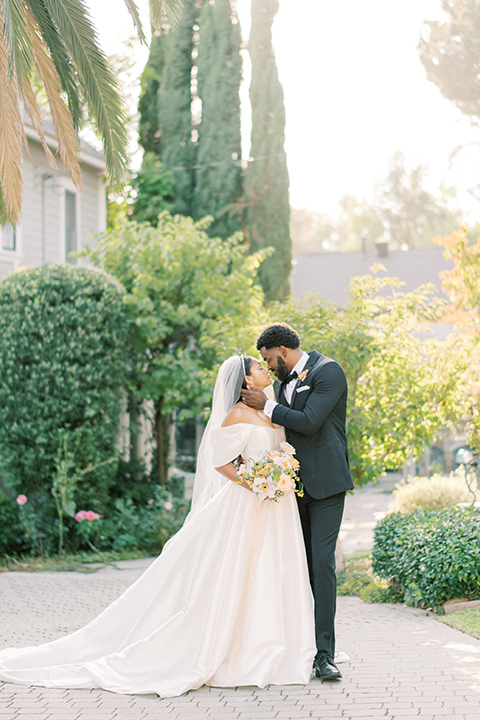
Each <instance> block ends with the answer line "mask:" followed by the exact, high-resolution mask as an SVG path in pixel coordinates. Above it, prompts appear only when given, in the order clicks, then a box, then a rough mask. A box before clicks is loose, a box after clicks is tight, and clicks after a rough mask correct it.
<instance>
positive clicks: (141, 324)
mask: <svg viewBox="0 0 480 720" xmlns="http://www.w3.org/2000/svg"><path fill="white" fill-rule="evenodd" d="M207 227H208V221H206V220H203V221H200V222H194V221H193V220H192V219H191V218H186V217H182V216H177V217H175V218H172V217H171V216H170V215H169V214H168V213H163V214H162V215H161V216H160V218H159V222H158V226H157V228H153V227H151V226H149V225H147V224H138V223H136V222H129V223H125V224H124V225H123V227H121V229H120V230H119V231H118V232H115V233H104V234H102V235H100V236H99V237H98V244H97V246H96V247H94V248H89V249H87V250H85V251H84V254H85V255H87V256H88V257H89V259H90V260H91V261H92V262H93V263H94V265H96V266H97V267H100V268H102V269H103V270H105V271H106V272H108V273H110V274H111V275H113V276H114V277H115V278H117V280H118V281H119V282H120V283H122V285H123V286H124V288H125V296H124V303H125V306H126V309H127V311H128V313H129V315H130V322H131V325H132V337H133V347H134V349H135V352H136V372H135V374H134V376H133V378H132V379H131V381H130V390H131V392H132V394H134V395H135V396H136V397H140V398H143V399H148V400H151V401H152V402H153V404H154V439H155V443H156V464H157V469H158V477H159V482H160V484H163V483H164V482H165V477H166V456H167V450H168V448H167V444H166V436H167V430H168V423H169V417H170V413H171V412H172V410H173V409H174V408H176V407H179V406H181V405H184V404H185V401H186V400H188V404H189V406H190V408H191V412H192V414H195V413H198V412H199V411H200V409H202V408H204V407H205V406H206V405H207V404H208V403H209V399H210V398H209V391H210V388H209V386H208V385H206V384H205V379H206V377H207V375H208V372H209V371H211V370H212V369H214V368H215V366H216V364H217V363H218V362H219V360H223V359H224V358H225V356H226V355H227V354H229V353H231V352H233V351H235V350H239V349H240V348H248V347H250V346H251V342H252V339H253V336H252V333H251V330H250V327H251V325H252V324H256V323H260V322H262V320H263V317H262V310H261V307H262V293H261V291H260V290H259V288H258V287H257V286H256V285H255V282H254V281H255V276H256V273H257V269H258V266H259V264H260V262H261V260H262V257H263V256H262V254H256V255H251V256H249V255H248V254H247V251H246V249H245V246H244V244H243V243H242V238H241V236H240V235H237V236H233V237H232V238H228V239H227V240H221V239H220V238H209V237H208V235H207V232H206V230H207Z"/></svg>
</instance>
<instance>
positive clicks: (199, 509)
mask: <svg viewBox="0 0 480 720" xmlns="http://www.w3.org/2000/svg"><path fill="white" fill-rule="evenodd" d="M270 383H271V380H270V376H269V375H268V372H267V371H266V369H265V368H264V367H263V366H262V365H261V364H260V363H259V362H257V361H256V360H255V359H254V358H250V357H245V356H238V355H234V356H232V357H230V358H229V359H228V360H226V361H225V362H224V363H223V365H222V366H221V368H220V370H219V372H218V376H217V380H216V383H215V389H214V396H213V405H212V414H211V417H210V420H209V422H208V424H207V427H206V430H205V433H204V436H203V439H202V443H201V446H200V449H199V455H198V463H197V472H196V475H195V485H194V491H193V499H192V510H191V512H190V514H189V515H188V517H187V519H186V521H185V524H184V526H183V527H182V529H181V530H180V531H179V532H178V533H177V534H176V535H175V536H173V537H172V538H171V539H170V540H169V542H168V543H167V544H166V545H165V547H164V549H163V551H162V553H161V555H160V556H159V557H158V558H157V559H156V560H155V561H154V562H153V563H152V565H150V567H149V568H148V569H147V570H146V572H145V573H144V574H143V575H142V576H141V577H140V578H139V579H138V580H137V581H136V582H135V583H134V584H133V585H131V586H130V587H129V588H128V589H127V590H126V591H125V592H124V593H123V594H122V595H121V596H120V597H119V598H118V599H117V600H116V601H115V602H113V603H112V604H111V605H110V606H109V607H107V608H106V609H105V610H104V611H103V612H102V613H101V614H100V615H99V616H98V617H97V618H96V619H95V620H93V621H92V622H91V623H89V624H88V625H87V626H85V627H84V628H82V629H80V630H77V631H76V632H74V633H72V634H71V635H67V636H66V637H63V638H59V639H58V640H54V641H53V642H50V643H46V644H44V645H40V646H38V647H28V648H8V649H6V650H3V651H0V679H1V680H5V681H10V682H14V683H21V684H24V685H42V686H45V687H51V688H103V689H105V690H110V691H112V692H116V693H124V694H129V693H157V694H158V695H159V696H161V697H175V696H178V695H181V694H182V693H185V692H187V691H188V690H192V689H196V688H199V687H201V686H202V685H204V684H206V685H212V686H216V687H236V686H239V685H256V686H258V687H265V686H266V685H270V684H275V685H276V684H282V685H283V684H291V683H292V684H293V683H299V684H308V682H309V680H310V672H311V669H312V662H313V658H314V655H315V640H314V622H313V601H312V595H311V590H310V584H309V579H308V569H307V562H306V558H305V549H304V543H303V537H302V530H301V526H300V520H299V516H298V511H297V505H296V500H295V497H294V495H293V493H292V494H290V495H286V496H284V497H283V498H281V499H280V500H279V502H272V501H269V500H260V499H259V498H258V497H257V495H255V494H254V493H253V492H252V491H251V490H250V489H249V488H248V487H245V486H244V487H242V486H241V485H238V484H236V483H234V482H232V481H233V480H236V470H235V467H234V465H233V464H232V463H233V462H234V461H235V460H236V459H237V458H238V457H239V456H242V457H243V458H244V459H249V458H252V459H255V458H256V457H258V456H259V455H261V454H262V453H263V452H265V451H269V450H272V449H276V448H278V446H279V444H280V442H281V441H282V440H283V439H284V436H283V430H282V429H281V428H277V427H275V426H274V425H272V424H271V422H270V420H269V419H268V418H267V417H266V416H265V415H263V414H262V413H260V412H258V411H256V410H253V409H251V408H248V407H247V406H245V405H244V404H243V403H242V402H241V400H240V390H241V388H242V386H243V387H247V386H248V387H258V388H261V389H263V388H265V387H267V386H268V385H269V384H270Z"/></svg>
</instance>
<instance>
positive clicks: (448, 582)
mask: <svg viewBox="0 0 480 720" xmlns="http://www.w3.org/2000/svg"><path fill="white" fill-rule="evenodd" d="M372 569H373V572H374V573H375V574H376V575H378V576H379V577H381V578H383V579H385V580H388V581H389V582H390V584H391V585H392V587H393V588H394V589H396V590H397V591H398V592H399V593H400V594H399V597H400V599H403V600H404V601H405V602H406V603H407V604H409V605H415V606H419V607H432V608H439V607H440V606H441V605H442V604H443V603H444V602H446V601H447V600H451V599H452V598H459V597H468V596H470V597H472V598H473V597H480V510H479V509H476V508H472V507H470V508H460V507H449V508H444V509H442V510H437V511H434V510H416V511H415V512H412V513H409V514H407V515H404V514H401V513H394V514H392V515H388V516H387V517H385V518H384V519H383V520H381V521H380V522H379V523H378V524H377V526H376V528H375V533H374V547H373V552H372Z"/></svg>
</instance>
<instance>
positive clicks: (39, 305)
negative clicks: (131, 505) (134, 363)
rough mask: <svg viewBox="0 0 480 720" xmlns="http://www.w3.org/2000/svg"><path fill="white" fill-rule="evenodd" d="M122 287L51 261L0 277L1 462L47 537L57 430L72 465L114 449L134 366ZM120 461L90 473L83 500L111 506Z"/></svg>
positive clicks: (80, 496)
mask: <svg viewBox="0 0 480 720" xmlns="http://www.w3.org/2000/svg"><path fill="white" fill-rule="evenodd" d="M123 294H124V291H123V288H122V287H121V286H120V285H119V284H118V283H117V282H116V281H115V280H113V279H112V278H111V277H110V276H108V275H107V274H105V273H103V272H100V271H98V270H92V269H88V268H81V267H72V266H68V265H46V266H43V267H38V268H29V269H26V270H23V271H20V272H16V273H13V274H11V275H9V276H8V277H7V278H5V279H4V280H2V282H0V367H1V373H0V460H1V466H2V478H3V482H4V485H5V487H6V488H9V492H10V497H11V499H12V500H14V498H15V496H16V494H18V493H23V494H25V495H27V496H28V499H29V503H32V505H34V506H35V509H36V513H37V516H38V520H39V523H40V526H39V529H41V530H42V531H44V532H45V534H49V532H50V523H51V522H52V519H53V520H54V518H55V514H54V513H53V514H52V507H53V503H52V500H53V499H52V496H51V485H52V479H53V474H54V470H55V458H56V454H57V449H58V446H59V439H60V432H59V431H62V430H65V429H66V430H69V431H70V438H71V442H70V445H69V449H71V450H72V451H74V454H75V467H76V468H78V469H82V468H85V467H86V466H87V465H89V464H90V463H93V464H94V463H98V462H101V461H102V460H105V459H106V458H109V457H111V456H112V455H114V454H115V452H116V451H115V442H116V436H117V430H118V422H119V416H120V410H121V402H122V387H123V385H124V379H125V376H126V372H127V367H128V357H127V350H126V347H128V343H127V337H128V323H127V320H126V317H125V314H124V312H123ZM114 476H115V464H111V465H107V466H104V467H102V468H99V469H98V471H96V472H95V473H91V474H90V475H85V476H84V477H83V478H82V480H81V482H80V483H79V486H78V488H77V497H76V499H77V501H78V502H79V503H81V504H86V505H88V506H89V507H91V508H93V509H95V510H102V509H103V506H104V505H105V503H107V502H108V489H109V487H110V486H111V485H112V483H113V482H114Z"/></svg>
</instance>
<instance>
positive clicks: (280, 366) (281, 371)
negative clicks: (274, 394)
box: [275, 355, 290, 382]
mask: <svg viewBox="0 0 480 720" xmlns="http://www.w3.org/2000/svg"><path fill="white" fill-rule="evenodd" d="M289 372H290V371H289V369H288V368H287V366H286V364H285V360H284V359H283V358H282V356H281V355H277V372H276V373H275V374H276V376H277V379H278V380H280V382H283V381H284V380H285V378H286V377H287V375H288V373H289Z"/></svg>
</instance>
